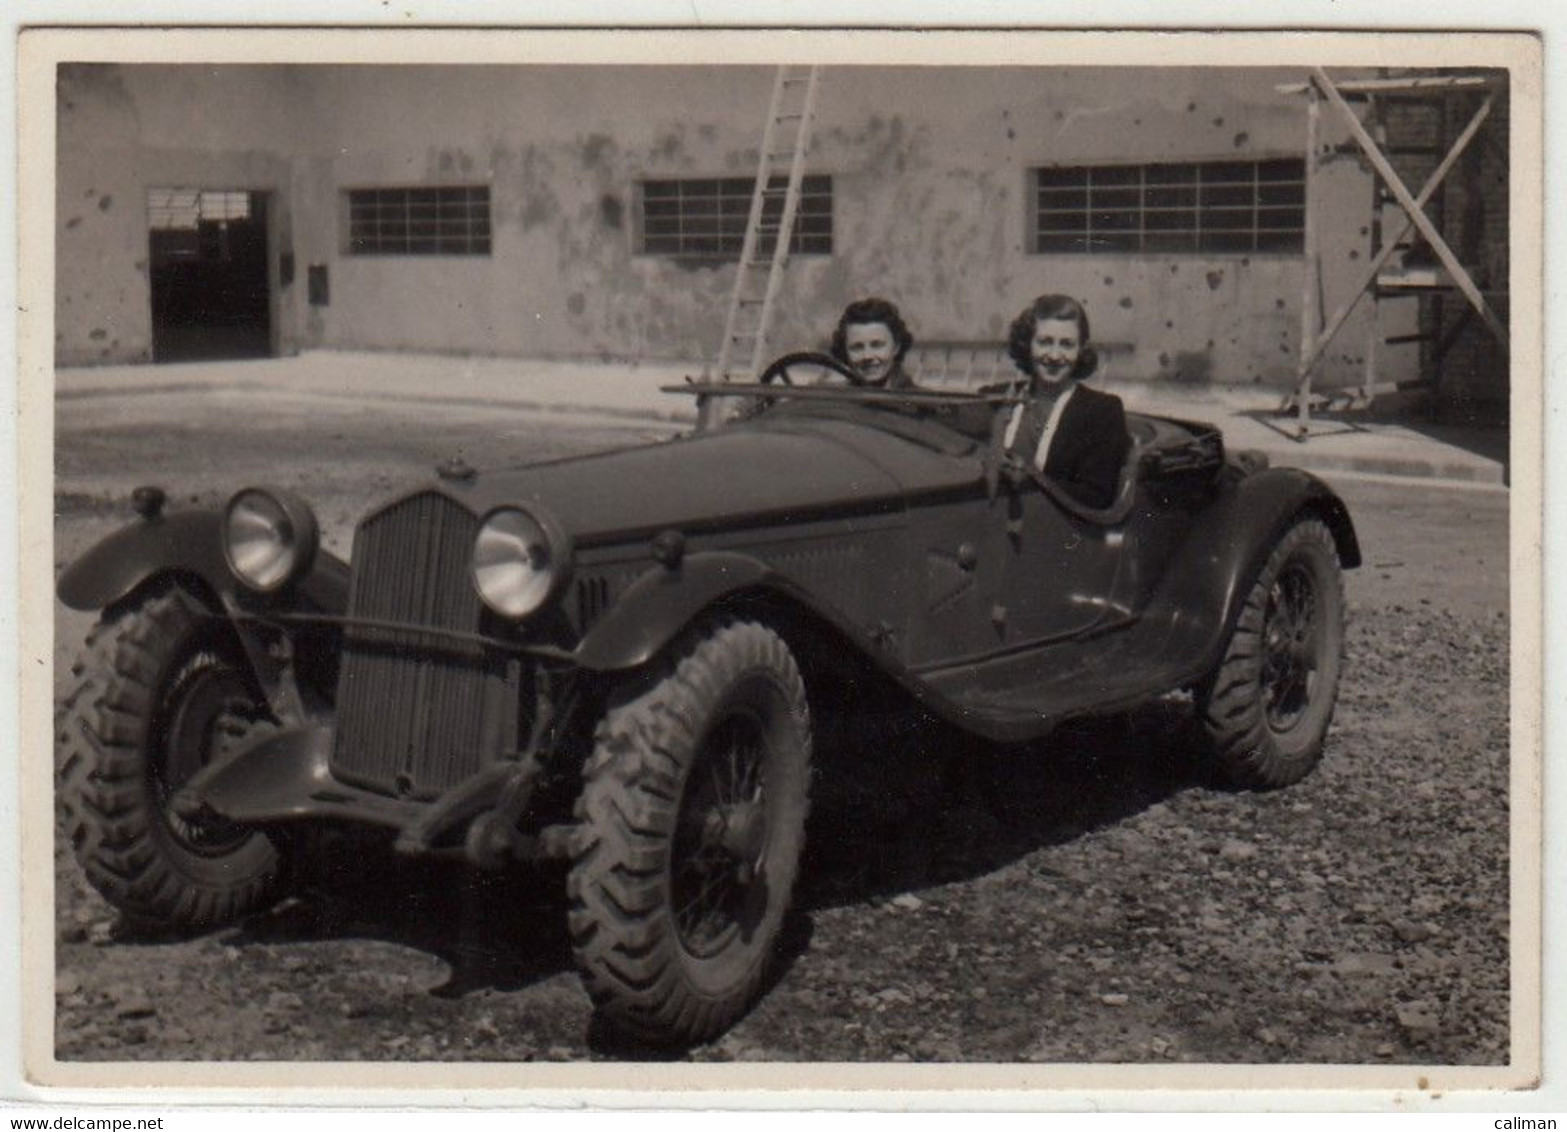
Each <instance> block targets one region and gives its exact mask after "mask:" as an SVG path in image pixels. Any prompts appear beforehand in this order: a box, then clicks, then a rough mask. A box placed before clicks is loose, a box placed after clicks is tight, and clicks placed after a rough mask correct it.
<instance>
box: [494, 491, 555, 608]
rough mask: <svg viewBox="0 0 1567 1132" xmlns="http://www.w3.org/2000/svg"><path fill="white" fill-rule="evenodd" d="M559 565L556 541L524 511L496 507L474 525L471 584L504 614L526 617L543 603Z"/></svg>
mask: <svg viewBox="0 0 1567 1132" xmlns="http://www.w3.org/2000/svg"><path fill="white" fill-rule="evenodd" d="M564 567H565V561H564V548H563V547H561V546H560V544H559V540H558V539H555V538H551V536H550V532H549V531H548V530H546V529H545V527H544V524H542V523H541V522H539V520H537V519H536V518H534V517H533V516H532V515H530V514H528V513H527V512H526V511H518V510H514V509H508V510H505V511H497V512H495V513H494V514H493V515H491V516H490V517H489V518H488V519H486V520H485V521H484V525H483V526H481V527H480V528H479V537H478V539H477V540H476V541H475V543H474V547H473V584H474V586H475V588H477V589H478V591H479V596H480V597H481V598H483V599H484V604H486V605H488V606H489V607H490V608H491V609H493V610H495V612H497V613H499V614H502V615H503V616H506V617H526V616H527V615H528V614H530V613H532V612H533V611H534V610H536V609H538V608H539V606H541V605H543V604H544V602H545V601H546V600H547V599H548V598H549V596H550V593H551V592H552V591H553V590H554V588H555V584H556V582H557V580H558V578H559V576H560V572H561V570H563V569H564Z"/></svg>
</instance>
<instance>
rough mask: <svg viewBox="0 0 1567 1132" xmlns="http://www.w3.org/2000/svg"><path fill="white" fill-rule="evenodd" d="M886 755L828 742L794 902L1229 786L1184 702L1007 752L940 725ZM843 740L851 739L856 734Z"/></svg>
mask: <svg viewBox="0 0 1567 1132" xmlns="http://www.w3.org/2000/svg"><path fill="white" fill-rule="evenodd" d="M923 723H924V725H923V726H918V727H910V726H908V725H907V724H905V725H904V726H903V727H902V728H899V727H897V726H896V725H894V726H892V727H889V728H886V729H884V730H882V731H881V734H883V735H884V736H889V737H892V739H893V741H891V742H887V743H886V744H885V745H884V746H881V747H880V748H879V749H872V748H869V747H867V746H866V745H865V743H864V742H863V740H861V741H860V742H859V743H857V745H855V746H854V747H850V748H844V749H838V750H835V749H833V748H832V747H830V746H829V747H826V748H819V749H818V752H817V763H818V775H817V779H816V784H815V785H816V801H815V804H814V806H813V810H812V816H811V825H810V829H809V833H808V837H807V845H808V850H807V857H806V862H805V867H804V869H803V871H802V875H801V881H800V889H799V892H798V899H797V905H798V907H800V908H801V909H803V910H806V911H809V910H810V909H813V908H825V907H836V906H840V905H847V904H855V903H861V902H864V901H868V900H875V899H879V898H882V897H887V896H892V895H897V894H899V893H904V892H909V891H911V890H915V889H921V888H927V887H931V886H933V885H938V884H946V883H951V882H960V881H964V880H969V879H973V878H975V877H979V876H983V875H985V874H987V873H991V872H994V871H995V870H997V869H999V868H1002V867H1004V866H1006V865H1008V864H1010V863H1011V862H1013V861H1016V860H1018V859H1020V858H1022V857H1025V856H1027V855H1029V854H1030V853H1032V852H1034V851H1036V850H1038V849H1041V848H1045V847H1048V846H1051V845H1060V844H1064V843H1067V842H1070V841H1073V840H1075V839H1077V838H1079V837H1081V836H1083V835H1084V834H1086V833H1089V832H1091V831H1093V830H1096V829H1100V828H1103V827H1105V826H1109V825H1113V824H1115V823H1117V822H1120V821H1123V820H1125V819H1126V818H1128V817H1130V816H1132V815H1134V814H1137V813H1140V812H1141V811H1143V810H1145V809H1147V808H1149V807H1150V806H1153V805H1156V804H1158V803H1160V802H1162V801H1164V800H1165V799H1167V798H1170V797H1172V796H1173V795H1175V794H1178V793H1180V792H1182V791H1184V790H1189V789H1197V788H1203V789H1225V788H1226V787H1225V786H1224V785H1223V784H1222V782H1220V780H1219V779H1218V778H1217V776H1216V774H1215V772H1214V770H1213V768H1212V767H1211V764H1210V763H1209V762H1208V761H1207V760H1206V759H1205V758H1204V756H1203V746H1202V742H1201V734H1200V729H1199V728H1198V727H1197V724H1196V722H1195V720H1194V719H1193V718H1192V709H1191V704H1190V702H1189V701H1187V700H1182V699H1171V700H1164V701H1158V702H1155V703H1153V704H1149V705H1146V706H1144V707H1142V708H1139V709H1138V710H1137V711H1135V712H1132V713H1129V714H1126V715H1117V716H1107V717H1104V718H1099V719H1087V720H1081V721H1076V722H1073V723H1071V724H1068V725H1065V726H1063V727H1061V728H1059V729H1058V730H1056V731H1055V732H1054V733H1052V734H1051V735H1049V736H1047V737H1046V738H1044V739H1042V740H1039V741H1036V742H1033V743H1028V744H1022V745H1014V746H1003V745H997V744H989V743H985V742H982V741H979V740H975V739H972V738H968V737H965V736H963V735H961V734H959V733H956V732H953V731H951V730H950V729H948V728H945V727H942V726H941V725H939V724H936V723H934V722H933V721H923ZM846 741H847V742H851V743H852V742H855V741H854V740H853V739H852V738H850V739H848V740H846Z"/></svg>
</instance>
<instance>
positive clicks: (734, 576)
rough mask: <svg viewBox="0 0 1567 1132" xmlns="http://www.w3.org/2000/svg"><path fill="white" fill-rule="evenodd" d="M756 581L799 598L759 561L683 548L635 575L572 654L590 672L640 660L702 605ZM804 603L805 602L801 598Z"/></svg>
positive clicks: (649, 656) (654, 651)
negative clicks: (679, 556)
mask: <svg viewBox="0 0 1567 1132" xmlns="http://www.w3.org/2000/svg"><path fill="white" fill-rule="evenodd" d="M758 587H761V588H767V589H773V590H777V591H780V592H786V593H788V594H789V596H791V597H792V598H794V599H795V600H796V601H797V602H798V601H801V595H799V594H798V593H797V592H796V591H795V590H794V587H792V586H790V585H788V583H787V582H785V581H784V580H783V579H782V578H780V577H779V576H778V575H777V574H776V573H775V572H774V571H773V570H772V569H771V568H770V567H768V566H767V565H766V564H765V563H763V562H760V561H758V560H757V559H755V558H752V557H751V556H749V555H746V554H737V553H734V552H732V551H705V552H700V553H695V554H688V555H686V556H685V558H684V559H683V560H682V561H681V562H680V563H679V565H677V566H675V567H672V568H665V567H656V568H654V569H651V570H649V571H648V572H647V573H645V574H643V575H642V576H641V577H639V578H638V579H637V580H636V581H635V582H633V583H631V585H630V586H628V587H626V590H625V592H624V593H622V594H621V595H620V597H619V598H618V599H617V600H616V602H615V605H614V607H613V608H612V609H611V610H610V611H609V613H608V614H606V615H605V616H604V617H603V619H601V620H600V621H599V622H598V623H597V624H596V625H594V626H593V628H592V629H590V630H589V631H588V633H587V635H586V636H585V637H583V639H582V641H581V642H580V643H579V644H578V645H577V648H576V650H575V653H574V659H575V660H576V662H577V663H578V664H579V665H580V666H581V667H583V668H586V669H589V670H591V671H594V672H616V671H622V670H624V669H628V668H636V667H637V666H638V665H642V664H646V663H647V662H648V661H649V660H652V659H653V657H655V656H657V655H658V653H659V651H660V650H661V649H663V648H664V646H665V645H667V644H668V643H669V642H670V641H671V640H673V639H674V638H675V636H676V634H678V633H679V632H680V631H681V630H682V629H684V628H685V627H686V626H687V625H689V624H690V623H691V621H692V620H693V619H695V618H696V617H697V616H698V615H699V614H700V613H701V612H702V611H703V610H704V609H706V608H708V607H709V606H711V605H712V604H713V603H714V602H717V601H720V600H722V599H723V598H725V597H727V596H729V595H730V594H734V593H737V592H739V591H741V590H748V589H756V588H758ZM806 604H807V605H808V603H806Z"/></svg>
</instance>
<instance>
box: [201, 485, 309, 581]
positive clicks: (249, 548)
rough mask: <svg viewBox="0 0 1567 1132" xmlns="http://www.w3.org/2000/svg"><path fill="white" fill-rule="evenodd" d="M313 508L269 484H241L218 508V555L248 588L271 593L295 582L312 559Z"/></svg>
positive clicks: (307, 568) (307, 567)
mask: <svg viewBox="0 0 1567 1132" xmlns="http://www.w3.org/2000/svg"><path fill="white" fill-rule="evenodd" d="M319 539H320V535H319V530H318V528H317V526H316V517H315V513H314V512H313V511H311V510H310V508H309V506H308V505H306V503H305V502H304V501H303V500H302V499H299V498H297V497H296V496H294V495H291V494H289V493H288V492H286V491H278V490H276V489H274V488H263V487H247V488H246V489H244V490H243V491H241V492H239V493H238V494H236V495H235V496H234V498H232V499H230V500H229V504H228V507H227V508H226V509H225V510H224V512H223V557H224V558H225V559H227V560H228V564H229V569H230V570H232V571H233V572H234V576H235V577H237V578H238V579H239V580H240V581H241V582H243V583H244V584H245V585H246V586H248V587H249V588H250V589H253V590H256V591H258V592H260V593H274V592H276V591H277V590H280V589H282V588H283V587H284V586H286V585H288V584H289V583H290V582H293V581H296V580H297V579H298V578H300V577H301V576H302V575H303V574H304V573H305V572H306V571H307V570H309V569H310V565H311V563H312V562H313V561H314V560H315V555H316V547H317V545H318V544H319Z"/></svg>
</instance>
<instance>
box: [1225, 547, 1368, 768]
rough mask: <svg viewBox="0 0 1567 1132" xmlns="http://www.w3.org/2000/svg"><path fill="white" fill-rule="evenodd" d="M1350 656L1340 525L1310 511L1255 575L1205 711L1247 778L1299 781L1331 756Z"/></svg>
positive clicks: (1229, 763) (1228, 757)
mask: <svg viewBox="0 0 1567 1132" xmlns="http://www.w3.org/2000/svg"><path fill="white" fill-rule="evenodd" d="M1343 663H1344V580H1343V574H1342V572H1341V571H1340V569H1339V561H1338V550H1337V547H1336V544H1335V543H1334V541H1333V534H1332V532H1331V531H1329V530H1328V528H1327V527H1326V526H1325V525H1324V524H1323V523H1322V522H1321V521H1320V520H1317V519H1314V518H1302V519H1299V520H1297V521H1296V522H1295V523H1294V525H1292V526H1291V527H1289V528H1288V529H1286V530H1285V532H1284V534H1283V535H1282V536H1281V537H1280V538H1279V540H1278V541H1277V542H1276V543H1275V544H1274V546H1273V549H1272V550H1271V551H1270V552H1269V554H1268V559H1267V562H1266V563H1265V564H1264V565H1263V568H1262V571H1261V573H1260V574H1259V575H1258V576H1257V579H1256V581H1255V582H1254V583H1253V584H1252V587H1251V590H1250V591H1249V593H1248V594H1247V597H1246V602H1245V605H1244V606H1242V608H1241V612H1240V616H1239V617H1238V618H1237V619H1236V623H1235V627H1234V628H1233V629H1232V630H1231V632H1230V638H1229V641H1228V643H1227V645H1226V647H1225V652H1224V659H1223V660H1222V661H1221V662H1220V664H1219V667H1218V668H1217V669H1215V671H1214V673H1213V675H1212V676H1211V677H1210V678H1209V679H1208V681H1207V682H1206V683H1205V684H1204V686H1203V687H1201V688H1199V689H1198V696H1197V712H1198V717H1199V718H1200V719H1201V720H1202V724H1203V727H1204V729H1205V731H1206V732H1207V736H1208V740H1209V742H1210V744H1211V746H1212V749H1213V752H1214V754H1215V756H1216V757H1217V758H1218V761H1219V764H1220V766H1221V767H1222V768H1223V770H1224V772H1225V774H1226V775H1227V776H1228V777H1229V779H1230V780H1231V781H1232V782H1234V783H1235V784H1236V785H1238V786H1242V787H1246V788H1249V789H1258V790H1266V789H1273V788H1275V787H1280V786H1288V785H1291V784H1292V783H1296V782H1299V781H1300V780H1301V779H1303V778H1305V777H1306V775H1308V774H1310V773H1311V771H1312V769H1313V768H1314V767H1315V766H1316V765H1317V763H1318V762H1319V761H1320V760H1321V758H1322V749H1323V745H1324V743H1325V741H1326V738H1327V730H1328V724H1329V723H1330V722H1331V720H1332V718H1333V706H1334V703H1335V701H1336V700H1337V698H1338V684H1339V676H1340V673H1341V671H1342V668H1343Z"/></svg>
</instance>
